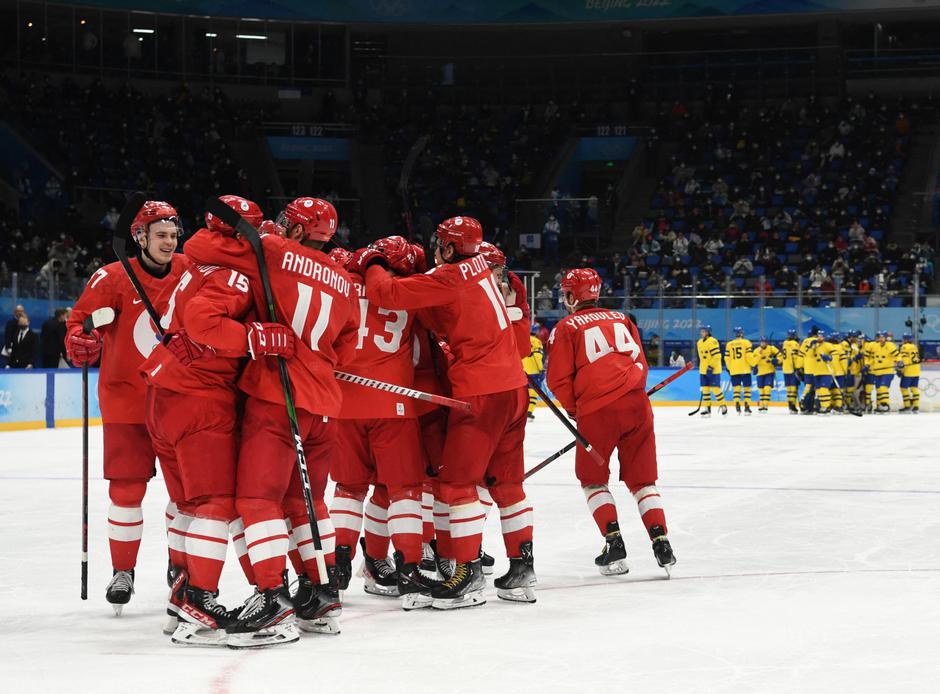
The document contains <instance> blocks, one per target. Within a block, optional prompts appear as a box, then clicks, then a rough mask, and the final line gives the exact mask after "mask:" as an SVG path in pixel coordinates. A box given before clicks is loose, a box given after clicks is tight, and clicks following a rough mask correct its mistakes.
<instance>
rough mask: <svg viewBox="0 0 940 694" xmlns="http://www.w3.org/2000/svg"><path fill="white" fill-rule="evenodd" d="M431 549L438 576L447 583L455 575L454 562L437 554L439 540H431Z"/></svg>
mask: <svg viewBox="0 0 940 694" xmlns="http://www.w3.org/2000/svg"><path fill="white" fill-rule="evenodd" d="M431 549H432V550H433V552H434V565H435V568H436V569H437V573H438V575H440V577H441V578H442V579H444V580H445V581H446V580H447V579H448V578H450V577H451V576H453V575H454V564H455V562H454V560H453V559H447V558H445V557H442V556H441V555H440V554H438V553H437V540H431Z"/></svg>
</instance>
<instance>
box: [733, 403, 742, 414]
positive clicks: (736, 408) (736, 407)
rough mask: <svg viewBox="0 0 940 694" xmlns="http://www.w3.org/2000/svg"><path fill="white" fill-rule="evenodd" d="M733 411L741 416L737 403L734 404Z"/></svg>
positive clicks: (739, 405) (739, 404) (739, 406)
mask: <svg viewBox="0 0 940 694" xmlns="http://www.w3.org/2000/svg"><path fill="white" fill-rule="evenodd" d="M734 411H735V412H737V413H738V414H739V415H740V414H741V403H739V402H736V403H734Z"/></svg>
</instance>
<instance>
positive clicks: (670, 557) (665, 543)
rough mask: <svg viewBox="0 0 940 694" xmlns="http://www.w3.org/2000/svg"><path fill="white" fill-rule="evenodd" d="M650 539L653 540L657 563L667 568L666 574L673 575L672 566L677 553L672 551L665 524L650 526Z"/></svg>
mask: <svg viewBox="0 0 940 694" xmlns="http://www.w3.org/2000/svg"><path fill="white" fill-rule="evenodd" d="M650 539H651V540H652V541H653V554H654V555H655V556H656V563H657V564H659V565H660V566H661V567H662V568H664V569H665V570H666V576H667V577H670V578H671V577H672V567H673V566H675V563H676V555H675V554H673V553H672V545H670V544H669V539H668V538H667V537H666V531H665V530H663V526H661V525H654V526H653V527H652V528H650Z"/></svg>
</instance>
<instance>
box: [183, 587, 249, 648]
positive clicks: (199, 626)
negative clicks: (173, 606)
mask: <svg viewBox="0 0 940 694" xmlns="http://www.w3.org/2000/svg"><path fill="white" fill-rule="evenodd" d="M218 595H219V593H218V591H215V592H209V591H208V590H203V589H202V588H196V587H194V586H187V587H186V597H185V598H184V600H183V604H182V605H181V606H180V608H179V612H178V618H179V625H178V626H177V627H176V630H175V631H174V632H173V635H172V636H171V637H170V641H172V642H173V643H176V644H180V645H183V646H208V647H211V646H224V645H225V642H226V633H225V628H226V627H228V626H230V625H231V624H232V623H233V622H234V621H235V614H234V613H233V612H232V611H231V610H228V609H226V607H225V606H224V605H222V604H220V603H219V602H217V601H216V598H217V597H218Z"/></svg>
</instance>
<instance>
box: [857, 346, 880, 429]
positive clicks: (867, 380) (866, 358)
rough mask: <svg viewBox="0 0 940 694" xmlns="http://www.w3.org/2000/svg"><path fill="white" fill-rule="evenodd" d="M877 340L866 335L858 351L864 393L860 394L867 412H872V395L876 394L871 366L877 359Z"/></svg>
mask: <svg viewBox="0 0 940 694" xmlns="http://www.w3.org/2000/svg"><path fill="white" fill-rule="evenodd" d="M875 344H876V342H875V340H869V339H868V338H867V337H866V336H865V335H864V334H862V335H860V336H859V338H858V350H859V354H860V355H861V370H862V384H863V392H861V393H859V395H860V398H861V400H862V402H863V405H864V407H863V408H862V409H863V410H864V411H865V412H871V411H872V395H874V392H875V375H874V374H873V373H872V372H871V365H872V362H873V361H874V359H875V355H874V351H873V350H874V349H875Z"/></svg>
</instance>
